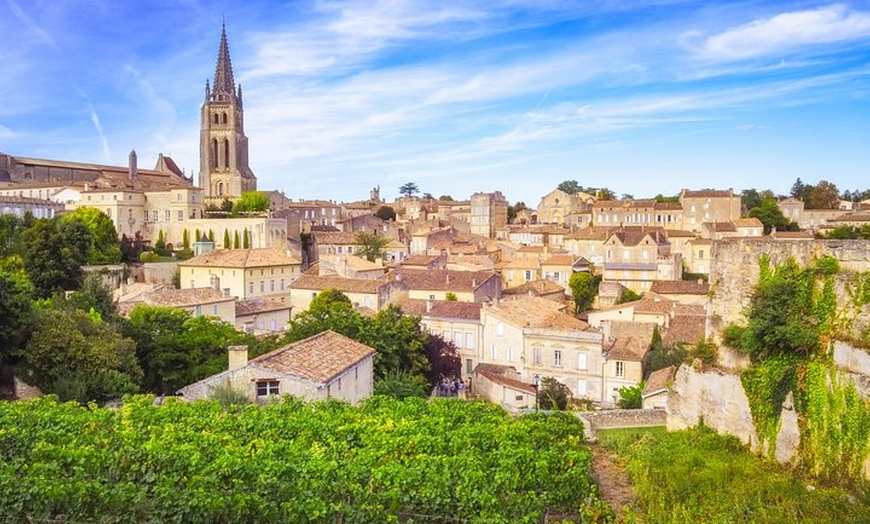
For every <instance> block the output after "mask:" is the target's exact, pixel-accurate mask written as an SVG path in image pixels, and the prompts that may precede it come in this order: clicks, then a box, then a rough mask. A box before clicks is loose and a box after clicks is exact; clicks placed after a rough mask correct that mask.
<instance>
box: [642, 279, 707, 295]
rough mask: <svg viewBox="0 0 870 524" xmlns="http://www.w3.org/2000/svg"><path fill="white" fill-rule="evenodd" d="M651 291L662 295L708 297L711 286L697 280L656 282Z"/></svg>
mask: <svg viewBox="0 0 870 524" xmlns="http://www.w3.org/2000/svg"><path fill="white" fill-rule="evenodd" d="M649 290H650V291H651V292H653V293H659V294H662V295H706V294H707V293H709V292H710V284H708V283H707V282H704V281H697V280H656V281H654V282H653V283H652V286H650V288H649Z"/></svg>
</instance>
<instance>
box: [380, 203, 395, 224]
mask: <svg viewBox="0 0 870 524" xmlns="http://www.w3.org/2000/svg"><path fill="white" fill-rule="evenodd" d="M375 216H376V217H378V218H380V219H381V220H385V221H386V220H395V219H396V210H395V209H393V208H392V207H390V206H381V207H379V208H378V210H377V211H375Z"/></svg>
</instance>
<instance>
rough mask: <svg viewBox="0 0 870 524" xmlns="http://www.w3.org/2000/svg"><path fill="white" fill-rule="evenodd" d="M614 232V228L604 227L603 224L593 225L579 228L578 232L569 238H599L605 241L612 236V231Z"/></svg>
mask: <svg viewBox="0 0 870 524" xmlns="http://www.w3.org/2000/svg"><path fill="white" fill-rule="evenodd" d="M612 232H613V228H610V227H603V226H591V227H586V228H583V229H580V230H578V231H577V232H576V233H574V234H572V235H570V236H569V237H568V238H571V239H574V240H599V241H604V240H607V239H608V238H610V233H612Z"/></svg>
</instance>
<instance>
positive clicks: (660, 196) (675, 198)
mask: <svg viewBox="0 0 870 524" xmlns="http://www.w3.org/2000/svg"><path fill="white" fill-rule="evenodd" d="M654 199H655V201H656V202H658V203H660V204H661V203H664V202H679V201H680V195H674V196H665V195H663V194H661V193H659V194H658V195H656V196H655V197H654Z"/></svg>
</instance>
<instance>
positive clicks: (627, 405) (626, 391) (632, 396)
mask: <svg viewBox="0 0 870 524" xmlns="http://www.w3.org/2000/svg"><path fill="white" fill-rule="evenodd" d="M645 384H646V383H645V382H641V383H640V384H637V385H636V386H623V387H621V388H619V400H618V401H617V402H616V404H617V405H618V406H619V407H620V408H622V409H640V408H642V407H643V398H642V397H641V393H643V388H644V385H645Z"/></svg>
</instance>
